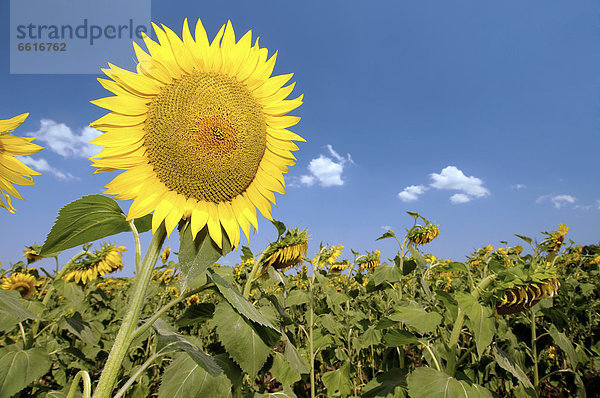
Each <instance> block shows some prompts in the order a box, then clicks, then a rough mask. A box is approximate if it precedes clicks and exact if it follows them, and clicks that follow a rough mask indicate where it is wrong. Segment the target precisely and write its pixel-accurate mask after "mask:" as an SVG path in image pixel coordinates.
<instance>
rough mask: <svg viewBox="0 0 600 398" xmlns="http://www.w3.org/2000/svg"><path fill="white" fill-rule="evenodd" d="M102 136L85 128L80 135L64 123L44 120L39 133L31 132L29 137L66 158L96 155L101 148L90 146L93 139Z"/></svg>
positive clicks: (41, 122)
mask: <svg viewBox="0 0 600 398" xmlns="http://www.w3.org/2000/svg"><path fill="white" fill-rule="evenodd" d="M100 134H102V133H101V132H100V131H98V130H96V129H95V128H93V127H89V126H88V127H84V128H83V129H82V130H81V131H80V132H79V134H77V133H74V132H73V130H72V129H71V128H70V127H69V126H67V125H66V124H64V123H57V122H55V121H54V120H50V119H42V120H41V121H40V129H39V130H38V131H34V132H29V133H27V134H26V135H27V136H29V137H37V140H36V142H43V143H44V144H45V145H46V147H47V148H48V149H50V150H51V151H53V152H56V153H58V154H59V155H60V156H64V157H84V158H85V157H90V156H94V155H96V154H97V153H98V152H100V150H101V149H102V148H101V147H98V146H96V145H90V144H88V142H90V141H91V140H92V139H94V138H96V137H98V136H99V135H100Z"/></svg>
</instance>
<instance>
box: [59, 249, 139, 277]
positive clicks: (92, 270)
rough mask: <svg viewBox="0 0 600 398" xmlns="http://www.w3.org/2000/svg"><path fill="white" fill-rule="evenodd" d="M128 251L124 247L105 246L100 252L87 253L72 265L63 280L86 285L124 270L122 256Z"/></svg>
mask: <svg viewBox="0 0 600 398" xmlns="http://www.w3.org/2000/svg"><path fill="white" fill-rule="evenodd" d="M126 250H127V249H126V248H125V247H124V246H117V247H115V245H112V244H104V245H102V248H101V249H100V250H95V251H94V252H93V253H90V252H88V253H86V254H85V256H84V257H83V258H81V259H80V260H79V261H76V262H74V263H72V264H71V265H70V266H69V267H68V268H67V269H66V270H65V272H64V274H63V279H64V280H66V281H70V280H74V281H75V282H76V283H79V282H81V283H83V284H86V283H87V282H89V281H93V280H95V279H96V278H98V275H101V276H104V275H106V274H110V273H112V272H115V271H117V270H121V269H123V262H122V259H121V257H122V255H123V252H124V251H126Z"/></svg>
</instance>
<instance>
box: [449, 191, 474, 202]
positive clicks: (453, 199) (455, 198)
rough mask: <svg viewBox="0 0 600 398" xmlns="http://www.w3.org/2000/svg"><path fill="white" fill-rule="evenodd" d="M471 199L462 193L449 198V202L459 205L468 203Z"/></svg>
mask: <svg viewBox="0 0 600 398" xmlns="http://www.w3.org/2000/svg"><path fill="white" fill-rule="evenodd" d="M471 199H472V198H471V197H470V196H469V195H465V194H464V193H455V194H454V195H452V196H450V202H452V203H453V204H455V205H456V204H459V203H467V202H470V201H471Z"/></svg>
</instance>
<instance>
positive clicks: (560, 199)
mask: <svg viewBox="0 0 600 398" xmlns="http://www.w3.org/2000/svg"><path fill="white" fill-rule="evenodd" d="M546 200H550V202H552V204H553V205H554V207H556V208H557V209H560V208H561V207H563V206H565V205H568V204H573V203H575V201H576V200H577V198H576V197H575V196H572V195H564V194H562V195H551V194H548V195H542V196H540V197H539V198H537V199H536V201H535V202H536V203H542V202H544V201H546Z"/></svg>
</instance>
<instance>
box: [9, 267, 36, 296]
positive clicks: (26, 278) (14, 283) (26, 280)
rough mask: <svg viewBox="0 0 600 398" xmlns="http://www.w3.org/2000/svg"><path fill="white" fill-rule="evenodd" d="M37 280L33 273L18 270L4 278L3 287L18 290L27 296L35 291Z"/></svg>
mask: <svg viewBox="0 0 600 398" xmlns="http://www.w3.org/2000/svg"><path fill="white" fill-rule="evenodd" d="M36 285H37V281H36V280H35V277H34V276H33V275H29V274H23V273H20V272H16V273H13V274H11V275H10V276H9V277H8V278H2V289H4V290H16V291H18V292H19V293H21V297H23V298H25V297H27V296H29V295H30V294H31V293H33V292H34V291H35V286H36Z"/></svg>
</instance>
